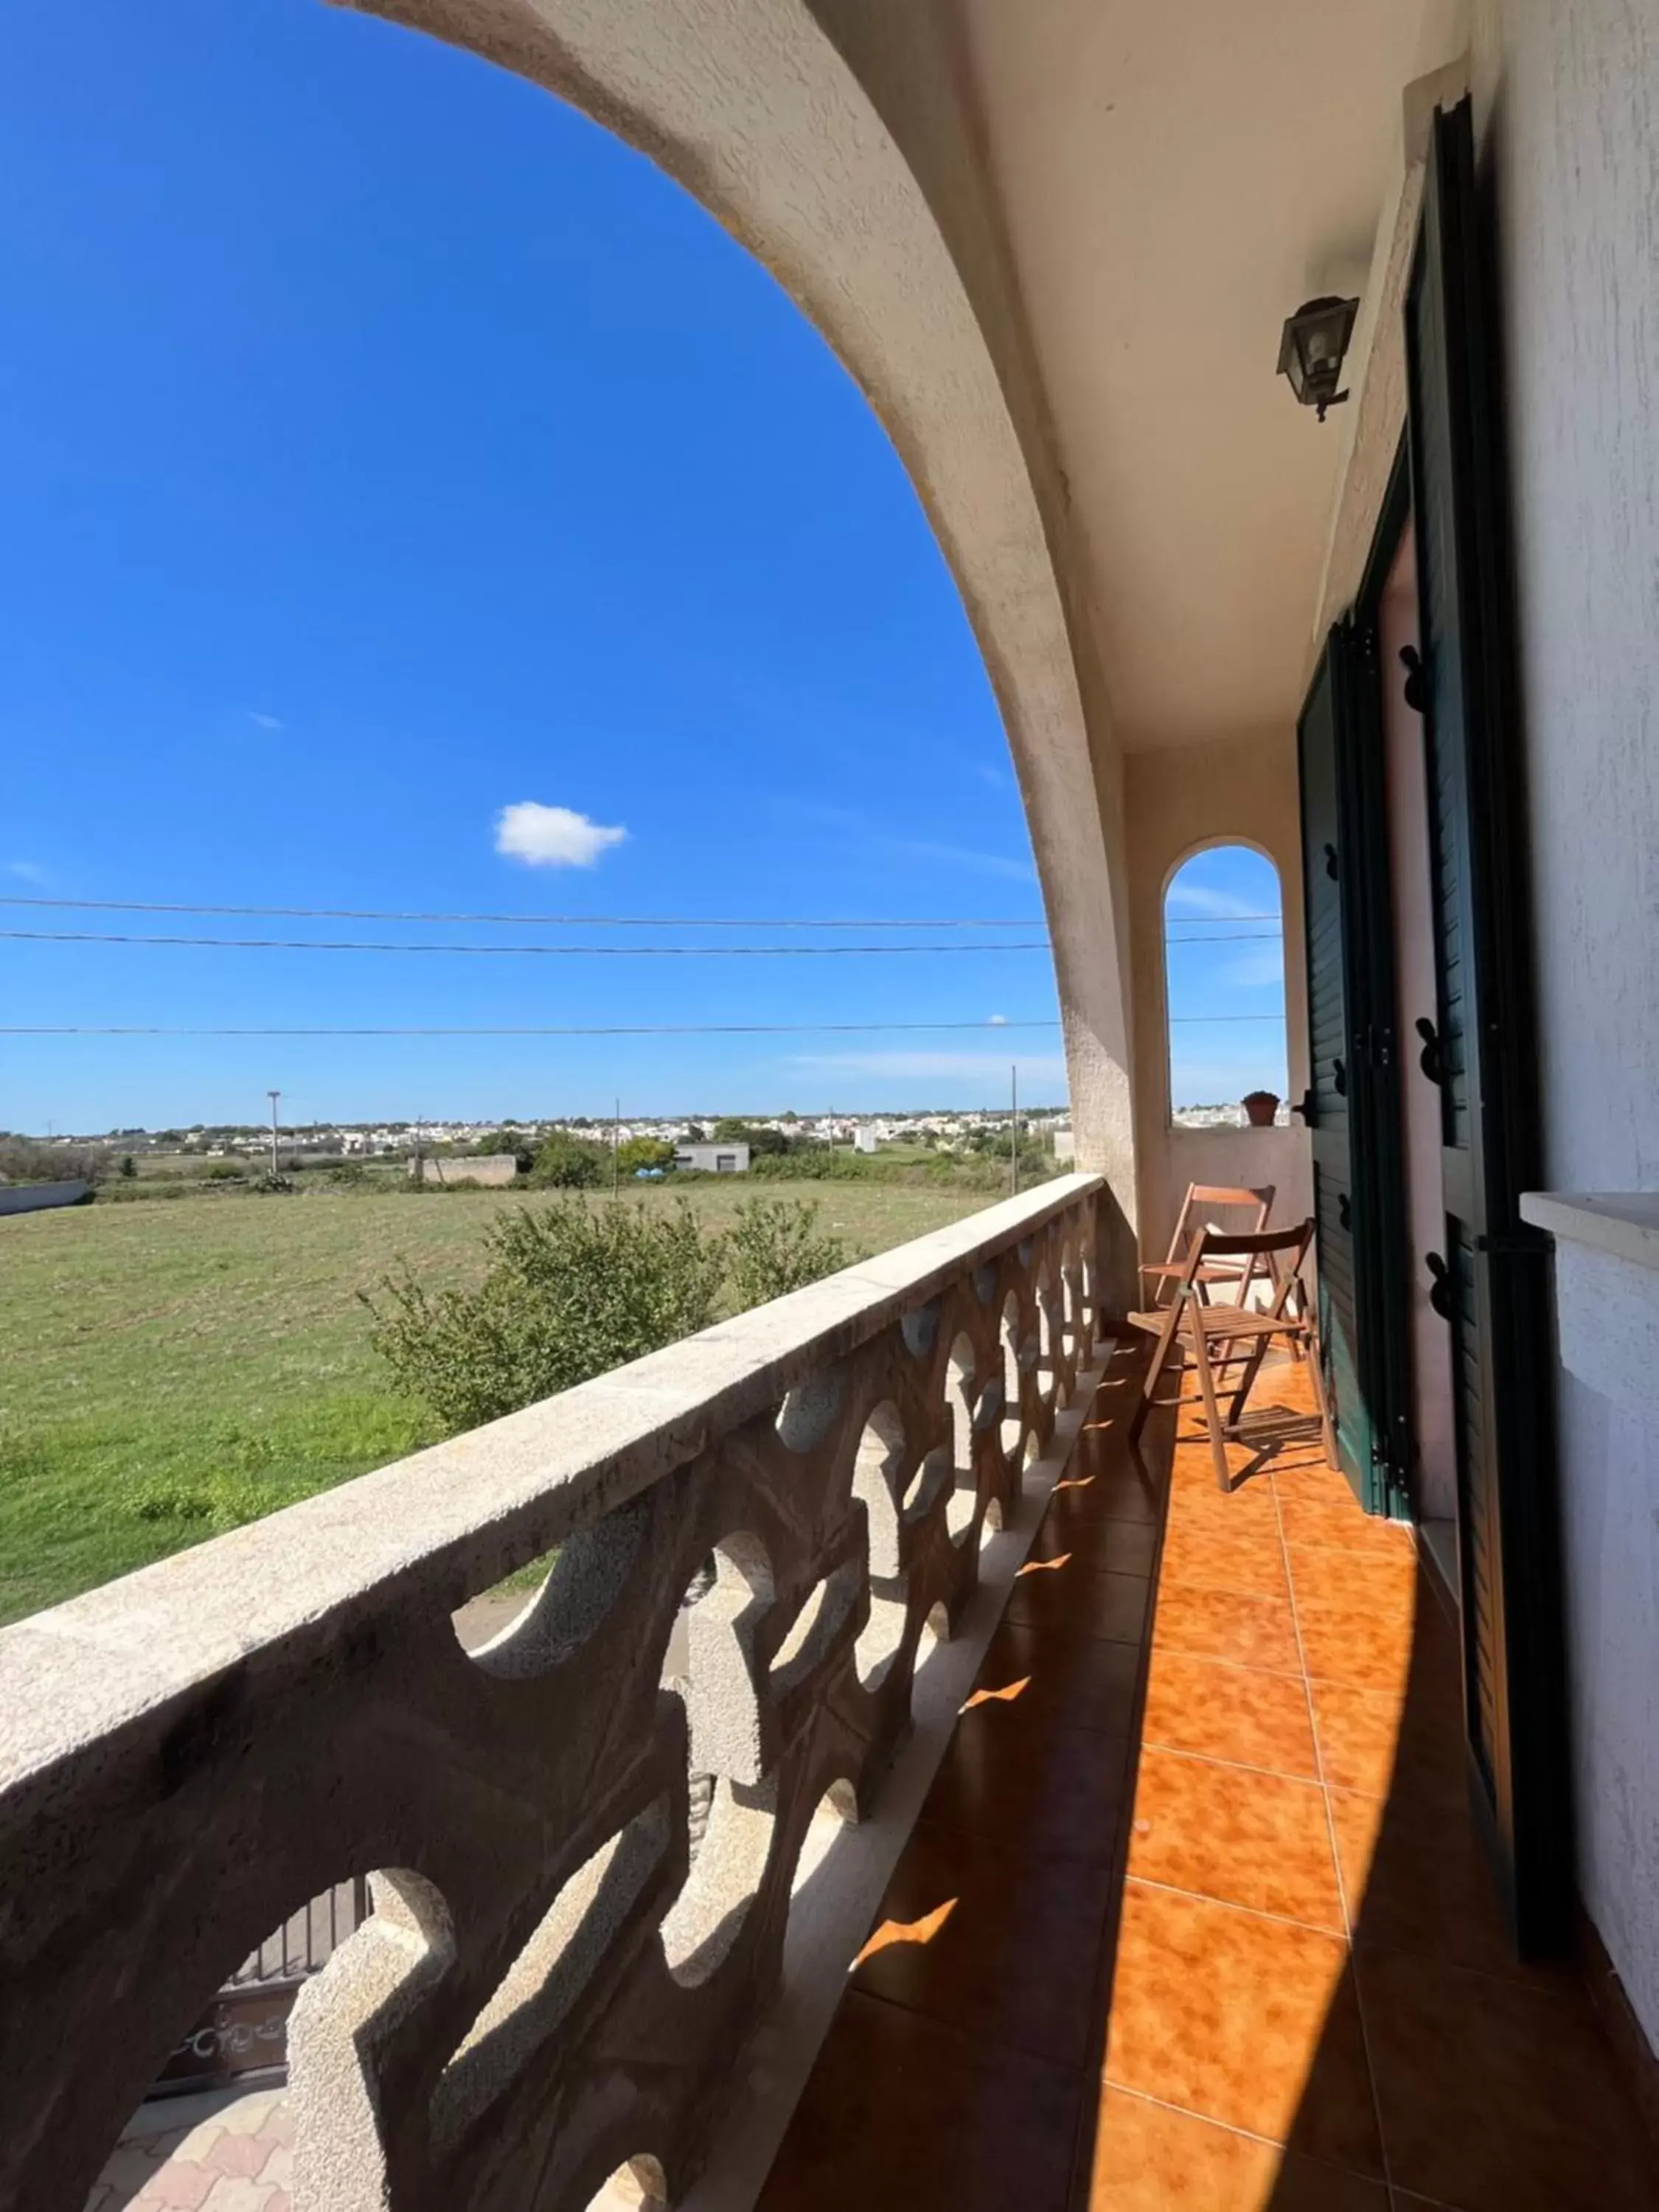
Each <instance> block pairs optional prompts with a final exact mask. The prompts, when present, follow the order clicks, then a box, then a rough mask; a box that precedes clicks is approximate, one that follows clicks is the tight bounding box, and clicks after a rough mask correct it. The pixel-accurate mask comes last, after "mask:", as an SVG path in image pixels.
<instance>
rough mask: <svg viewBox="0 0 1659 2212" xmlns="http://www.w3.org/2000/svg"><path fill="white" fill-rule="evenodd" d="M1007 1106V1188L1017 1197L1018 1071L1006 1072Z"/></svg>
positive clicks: (1015, 1069)
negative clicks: (1008, 1113) (1008, 1110)
mask: <svg viewBox="0 0 1659 2212" xmlns="http://www.w3.org/2000/svg"><path fill="white" fill-rule="evenodd" d="M1008 1094H1009V1104H1010V1107H1011V1109H1012V1115H1011V1119H1010V1121H1009V1133H1008V1188H1009V1192H1010V1194H1011V1195H1012V1196H1013V1197H1015V1198H1018V1196H1019V1069H1018V1066H1012V1067H1010V1069H1009V1070H1008Z"/></svg>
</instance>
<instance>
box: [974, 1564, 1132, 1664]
mask: <svg viewBox="0 0 1659 2212" xmlns="http://www.w3.org/2000/svg"><path fill="white" fill-rule="evenodd" d="M1151 1601H1152V1586H1151V1584H1150V1583H1148V1581H1147V1579H1146V1576H1145V1575H1115V1574H1111V1573H1109V1572H1103V1571H1101V1570H1099V1569H1098V1568H1091V1566H1089V1565H1087V1563H1086V1562H1085V1561H1084V1560H1082V1559H1079V1557H1078V1556H1077V1554H1076V1553H1074V1552H1073V1553H1070V1554H1069V1555H1068V1554H1066V1553H1060V1554H1059V1555H1058V1556H1057V1557H1055V1558H1054V1559H1028V1560H1027V1561H1026V1563H1025V1565H1024V1566H1023V1567H1022V1568H1021V1569H1020V1571H1019V1572H1018V1575H1017V1576H1016V1577H1015V1578H1014V1587H1013V1589H1012V1592H1011V1593H1010V1595H1009V1599H1008V1606H1007V1610H1006V1612H1005V1613H1004V1614H1003V1619H1004V1620H1012V1621H1015V1622H1018V1623H1019V1624H1020V1625H1021V1626H1025V1627H1030V1628H1047V1627H1054V1628H1069V1629H1074V1630H1075V1631H1076V1632H1078V1633H1079V1635H1082V1636H1101V1637H1104V1638H1107V1639H1108V1641H1109V1642H1111V1643H1114V1644H1139V1642H1140V1641H1141V1638H1142V1637H1143V1636H1144V1634H1145V1632H1146V1610H1147V1607H1148V1606H1149V1604H1150V1603H1151Z"/></svg>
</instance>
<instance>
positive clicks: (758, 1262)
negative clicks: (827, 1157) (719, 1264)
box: [726, 1198, 847, 1308]
mask: <svg viewBox="0 0 1659 2212" xmlns="http://www.w3.org/2000/svg"><path fill="white" fill-rule="evenodd" d="M817 1218H818V1207H817V1200H803V1199H793V1200H790V1199H781V1198H751V1199H749V1200H745V1202H744V1204H743V1205H742V1206H739V1207H738V1214H737V1219H736V1220H735V1221H734V1222H733V1224H732V1227H731V1229H730V1230H729V1231H727V1232H726V1270H727V1273H728V1274H729V1276H730V1279H731V1283H732V1291H733V1292H734V1293H735V1303H736V1304H737V1305H738V1307H740V1308H741V1307H745V1306H758V1305H763V1304H765V1302H766V1301H767V1299H768V1298H781V1297H783V1296H784V1294H785V1292H786V1291H798V1290H799V1289H800V1288H801V1287H802V1285H804V1284H806V1283H816V1282H817V1281H818V1280H819V1279H820V1278H821V1277H823V1276H824V1275H833V1274H834V1273H835V1272H836V1269H837V1268H838V1267H845V1266H846V1265H847V1248H846V1246H845V1245H844V1244H843V1243H842V1241H841V1239H840V1237H820V1236H819V1235H818V1233H817Z"/></svg>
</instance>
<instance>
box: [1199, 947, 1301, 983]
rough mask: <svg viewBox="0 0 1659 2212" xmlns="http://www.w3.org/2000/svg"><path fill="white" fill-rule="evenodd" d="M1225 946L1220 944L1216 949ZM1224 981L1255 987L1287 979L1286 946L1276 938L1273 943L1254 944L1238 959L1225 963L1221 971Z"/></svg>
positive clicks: (1218, 949)
mask: <svg viewBox="0 0 1659 2212" xmlns="http://www.w3.org/2000/svg"><path fill="white" fill-rule="evenodd" d="M1222 949H1223V948H1222V947H1220V946H1219V945H1218V946H1217V947H1216V950H1217V951H1221V950H1222ZM1220 980H1221V981H1223V982H1224V983H1237V984H1240V985H1243V987H1246V988H1255V987H1260V986H1265V985H1267V984H1270V983H1282V982H1283V981H1284V980H1285V948H1284V946H1283V945H1280V944H1279V940H1278V939H1274V940H1273V943H1272V944H1271V945H1251V946H1250V947H1249V949H1248V951H1243V952H1241V953H1240V954H1239V955H1238V957H1237V959H1236V960H1228V961H1226V962H1225V963H1224V964H1223V966H1222V969H1221V971H1220Z"/></svg>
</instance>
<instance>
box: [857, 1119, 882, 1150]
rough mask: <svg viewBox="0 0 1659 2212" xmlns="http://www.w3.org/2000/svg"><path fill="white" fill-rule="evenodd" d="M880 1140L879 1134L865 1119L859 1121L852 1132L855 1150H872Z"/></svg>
mask: <svg viewBox="0 0 1659 2212" xmlns="http://www.w3.org/2000/svg"><path fill="white" fill-rule="evenodd" d="M880 1142H881V1139H880V1136H879V1135H878V1133H877V1132H876V1130H875V1129H874V1128H872V1127H871V1125H870V1123H869V1122H867V1121H860V1123H859V1125H858V1127H857V1128H856V1129H854V1132H853V1150H854V1152H874V1151H875V1149H876V1146H878V1144H879V1143H880Z"/></svg>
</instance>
